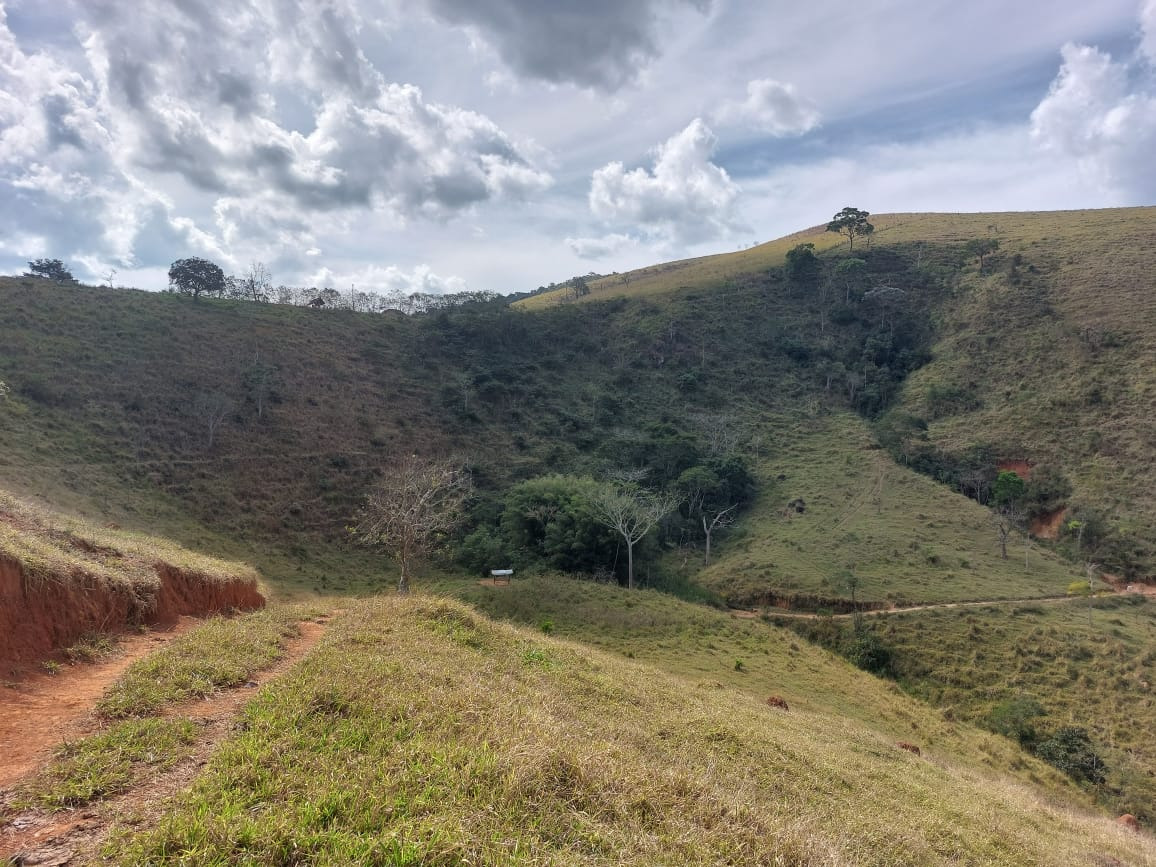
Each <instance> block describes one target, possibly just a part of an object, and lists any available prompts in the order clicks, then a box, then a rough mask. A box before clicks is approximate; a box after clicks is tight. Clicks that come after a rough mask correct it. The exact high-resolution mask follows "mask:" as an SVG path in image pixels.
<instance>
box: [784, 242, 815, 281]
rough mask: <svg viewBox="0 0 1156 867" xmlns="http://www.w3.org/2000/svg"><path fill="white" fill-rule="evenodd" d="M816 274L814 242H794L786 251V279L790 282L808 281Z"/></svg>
mask: <svg viewBox="0 0 1156 867" xmlns="http://www.w3.org/2000/svg"><path fill="white" fill-rule="evenodd" d="M818 274H819V257H818V256H816V255H815V245H814V244H796V245H795V246H794V247H792V248H791V249H790V250H788V251H787V279H788V280H790V281H791V282H792V283H798V284H800V285H803V284H807V283H810V282H811V281H812V280H814V279H815V277H817V276H818Z"/></svg>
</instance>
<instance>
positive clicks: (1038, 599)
mask: <svg viewBox="0 0 1156 867" xmlns="http://www.w3.org/2000/svg"><path fill="white" fill-rule="evenodd" d="M1079 599H1082V597H1079V596H1033V597H1031V598H1030V599H987V600H981V601H979V602H932V603H929V604H927V605H907V606H904V607H903V608H894V607H893V608H873V609H870V610H868V611H859V612H853V613H848V614H816V613H815V612H813V611H788V610H786V609H784V608H764V609H762V610H755V609H751V608H738V609H735V610H733V611H731V616H732V617H737V618H739V619H740V620H754V619H757V618H759V617H762V616H763V615H764V614H767V615H769V616H771V617H794V618H797V619H799V620H817V619H818V618H819V617H831V618H833V619H835V620H849V619H850V618H852V617H854V616H855V614H856V613H858V614H861V615H863V616H864V617H878V616H879V615H882V614H905V613H907V612H908V611H933V610H936V609H939V608H982V607H984V606H987V605H1029V604H1040V605H1054V604H1056V603H1058V602H1075V601H1077V600H1079Z"/></svg>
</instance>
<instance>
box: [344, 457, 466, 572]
mask: <svg viewBox="0 0 1156 867" xmlns="http://www.w3.org/2000/svg"><path fill="white" fill-rule="evenodd" d="M470 487H471V485H470V478H469V475H468V474H467V473H466V472H465V471H464V470H463V469H462V468H461V467H460V466H458V465H457V464H455V463H452V462H450V461H432V460H427V459H424V458H419V457H417V456H416V455H415V456H413V457H410V458H407V459H405V460H404V461H402V462H400V463H399V464H398V465H397V466H395V467H393V468H392V469H391V470H390V471H389V472H388V474H387V475H386V477H385V480H384V481H382V482H381V484H379V485H378V486H377V487H376V488H375V489H374V490H372V491H370V493H369V494H368V495H367V496H366V498H365V504H364V505H363V506H362V507H361V510H360V511H359V512H358V514H357V518H356V524H355V525H354V528H353V533H354V535H355V536H356V538H357V539H358V540H359V541H361V542H363V543H364V544H367V545H373V546H374V547H377V548H380V549H381V550H383V551H385V552H386V553H387V554H389V555H390V556H391V557H393V558H394V559H395V560H396V561H397V563H398V566H400V568H401V575H400V576H399V578H398V581H397V590H398V592H399V593H408V592H409V581H410V575H411V572H412V569H413V566H414V563H415V562H416V561H417V560H419V559H420V558H422V557H426V556H428V555H429V554H430V553H431V552H432V551H433V550H434V548H435V547H436V546H437V544H438V543H439V542H440V541H441V540H443V539H444V538H445V537H446V535H447V534H448V533H449V532H450V531H451V530H453V529H454V527H456V526H457V524H458V522H459V521H460V520H461V518H462V507H463V504H464V503H465V500H466V497H467V496H469V492H470Z"/></svg>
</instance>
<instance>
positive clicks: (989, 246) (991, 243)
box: [963, 238, 999, 274]
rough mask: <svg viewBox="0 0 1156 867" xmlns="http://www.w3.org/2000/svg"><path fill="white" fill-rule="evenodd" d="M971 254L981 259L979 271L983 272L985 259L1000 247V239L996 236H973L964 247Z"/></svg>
mask: <svg viewBox="0 0 1156 867" xmlns="http://www.w3.org/2000/svg"><path fill="white" fill-rule="evenodd" d="M963 249H964V250H965V251H966V252H967V254H968V255H969V256H975V258H976V259H977V260H979V271H980V273H981V274H982V273H983V260H984V259H985V258H986V257H987V256H990V255H991V254H992V253H994V252H995V251H996V250H998V249H999V241H998V240H997V239H995V238H972V239H971V240H970V241H968V242H967V244H965V245H964V248H963Z"/></svg>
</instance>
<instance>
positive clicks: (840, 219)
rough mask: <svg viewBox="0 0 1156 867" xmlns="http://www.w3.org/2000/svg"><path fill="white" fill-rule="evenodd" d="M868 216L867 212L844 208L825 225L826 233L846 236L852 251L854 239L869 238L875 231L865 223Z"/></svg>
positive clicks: (869, 214)
mask: <svg viewBox="0 0 1156 867" xmlns="http://www.w3.org/2000/svg"><path fill="white" fill-rule="evenodd" d="M869 216H871V213H870V212H869V211H861V210H859V209H858V208H852V207H846V208H844V209H843V210H841V211H840V212H839V213H837V214H836V215H835V217H834V219H832V220H831V222H829V223H828V224H827V231H828V232H838V233H839V234H840V235H846V236H847V240H848V241H849V242H850V244H851V249H852V250H854V249H855V239H856V238H857V237H861V238H865V237H870V236H871V234H872V233H873V232H874V231H875V227H874V226H872V225H871V224H870V223H868V222H867V218H868V217H869Z"/></svg>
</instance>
